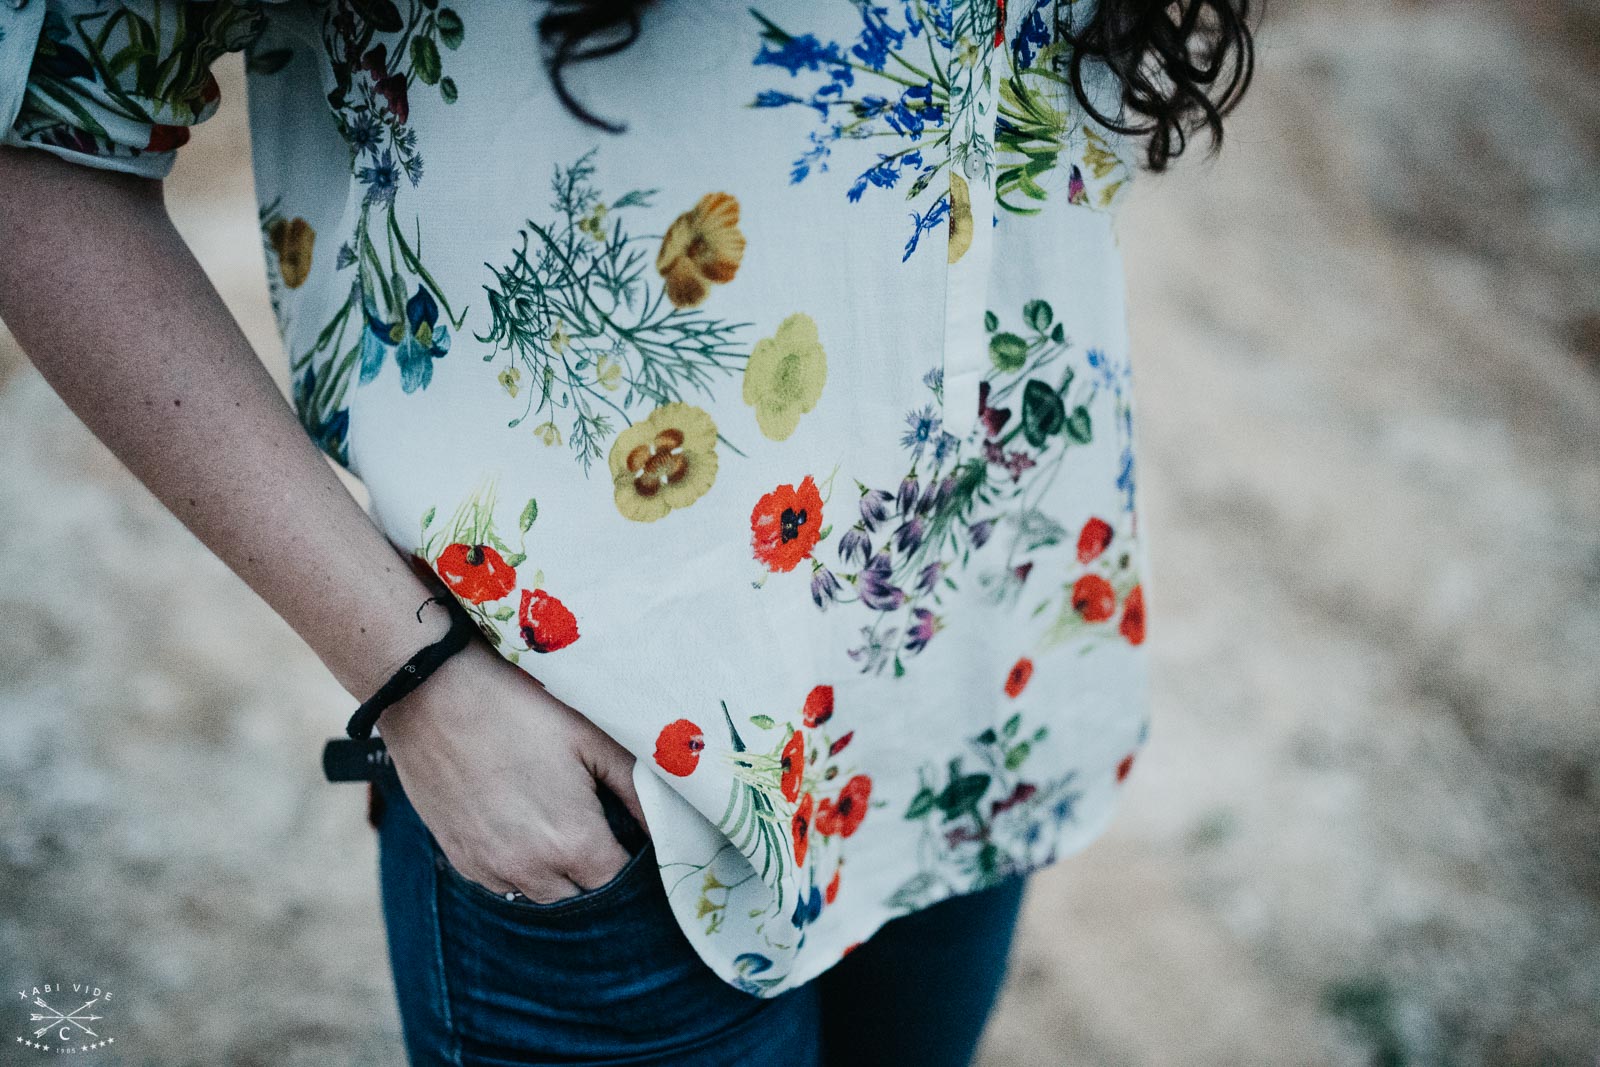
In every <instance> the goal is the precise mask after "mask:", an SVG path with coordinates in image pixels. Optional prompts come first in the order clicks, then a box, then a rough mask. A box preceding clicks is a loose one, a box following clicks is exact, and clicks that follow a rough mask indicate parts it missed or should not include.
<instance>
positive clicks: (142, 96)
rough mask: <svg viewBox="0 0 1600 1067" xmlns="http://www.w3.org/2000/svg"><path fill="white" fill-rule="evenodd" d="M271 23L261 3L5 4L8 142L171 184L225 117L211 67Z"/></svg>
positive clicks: (1, 65)
mask: <svg viewBox="0 0 1600 1067" xmlns="http://www.w3.org/2000/svg"><path fill="white" fill-rule="evenodd" d="M263 21H264V18H263V15H262V11H261V5H260V3H259V2H256V0H214V2H186V0H0V129H4V131H5V133H4V135H3V136H0V143H5V144H8V145H17V146H21V147H26V148H42V149H44V150H46V151H48V152H53V153H55V154H56V155H58V156H61V157H63V158H65V159H69V160H71V161H73V162H75V163H81V164H84V165H87V166H92V167H100V168H103V169H107V170H119V171H125V172H127V173H130V174H138V175H141V176H143V177H148V178H162V177H165V176H166V174H167V172H168V171H170V170H171V169H172V163H173V160H174V158H175V157H176V153H177V149H178V148H179V147H180V146H181V145H183V144H184V143H185V142H186V141H188V139H189V128H190V127H191V126H194V125H197V124H198V123H201V122H204V121H205V120H206V119H208V118H210V117H211V115H212V114H214V113H215V112H216V110H217V103H218V100H219V97H220V92H219V90H218V88H217V81H216V79H215V78H214V77H213V76H212V74H211V64H212V62H214V61H215V60H216V59H217V58H218V57H219V56H222V55H224V54H225V53H228V52H234V51H239V50H241V49H243V48H245V47H246V46H248V45H249V44H250V42H251V41H252V40H254V38H255V37H256V36H257V35H258V34H259V33H260V32H261V29H262V25H263Z"/></svg>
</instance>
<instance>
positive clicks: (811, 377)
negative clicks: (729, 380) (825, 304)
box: [744, 312, 828, 441]
mask: <svg viewBox="0 0 1600 1067" xmlns="http://www.w3.org/2000/svg"><path fill="white" fill-rule="evenodd" d="M827 380H828V355H827V353H826V352H824V351H823V350H822V342H821V341H819V340H818V339H817V324H816V322H815V321H814V320H813V319H812V318H811V316H810V315H807V314H805V313H804V312H796V313H794V314H793V315H790V316H789V317H788V318H786V319H784V320H783V322H781V323H780V324H779V325H778V332H777V333H776V334H774V335H773V336H771V337H764V338H762V339H761V340H760V341H757V342H756V347H755V350H754V351H752V352H751V353H750V361H749V362H748V363H746V364H745V368H744V402H745V403H746V404H749V405H750V406H751V407H753V408H755V409H756V424H757V425H759V426H760V427H761V432H762V433H763V434H766V435H767V437H769V438H771V439H772V440H774V441H782V440H783V439H784V438H786V437H788V436H789V435H790V434H792V433H794V430H795V427H796V426H798V425H800V416H801V415H804V414H805V413H806V412H808V411H810V410H811V409H812V408H814V407H816V406H817V400H818V399H819V398H821V396H822V386H823V384H824V383H826V382H827Z"/></svg>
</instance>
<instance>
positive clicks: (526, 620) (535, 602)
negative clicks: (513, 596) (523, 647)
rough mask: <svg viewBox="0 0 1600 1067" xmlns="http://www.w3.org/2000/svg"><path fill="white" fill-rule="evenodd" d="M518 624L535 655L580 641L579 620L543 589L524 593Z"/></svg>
mask: <svg viewBox="0 0 1600 1067" xmlns="http://www.w3.org/2000/svg"><path fill="white" fill-rule="evenodd" d="M517 621H518V622H519V623H521V625H522V639H523V640H524V641H526V642H527V643H528V647H529V648H531V649H533V650H534V651H535V652H555V651H557V650H558V649H563V648H566V647H567V646H568V645H570V644H572V642H574V641H576V640H577V639H578V620H577V619H576V618H575V617H574V616H573V614H572V612H570V611H568V610H567V606H566V605H565V604H563V603H562V602H561V601H559V600H557V599H556V598H555V597H553V596H551V595H550V594H549V593H546V592H545V591H544V590H543V589H524V590H523V591H522V610H521V611H519V612H518V613H517Z"/></svg>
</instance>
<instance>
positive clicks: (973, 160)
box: [961, 152, 983, 181]
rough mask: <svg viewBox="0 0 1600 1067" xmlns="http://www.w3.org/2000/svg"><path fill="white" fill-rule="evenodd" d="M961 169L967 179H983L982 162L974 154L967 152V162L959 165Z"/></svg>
mask: <svg viewBox="0 0 1600 1067" xmlns="http://www.w3.org/2000/svg"><path fill="white" fill-rule="evenodd" d="M961 169H962V171H963V172H964V173H965V174H966V176H967V177H968V178H969V179H971V180H972V181H977V180H978V179H979V178H981V177H983V160H981V159H979V158H978V157H977V155H975V154H974V153H972V152H968V153H967V161H966V162H965V163H963V164H961Z"/></svg>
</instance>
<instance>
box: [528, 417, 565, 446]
mask: <svg viewBox="0 0 1600 1067" xmlns="http://www.w3.org/2000/svg"><path fill="white" fill-rule="evenodd" d="M533 436H535V437H537V438H538V439H539V440H541V441H543V442H544V443H545V444H546V445H548V446H550V447H551V448H554V447H555V446H556V445H559V444H560V443H561V430H560V429H559V428H558V427H557V426H556V424H555V423H554V422H541V423H540V424H539V425H537V426H535V427H534V428H533Z"/></svg>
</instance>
